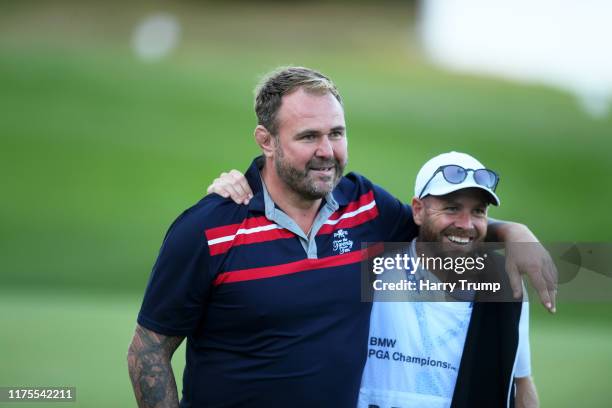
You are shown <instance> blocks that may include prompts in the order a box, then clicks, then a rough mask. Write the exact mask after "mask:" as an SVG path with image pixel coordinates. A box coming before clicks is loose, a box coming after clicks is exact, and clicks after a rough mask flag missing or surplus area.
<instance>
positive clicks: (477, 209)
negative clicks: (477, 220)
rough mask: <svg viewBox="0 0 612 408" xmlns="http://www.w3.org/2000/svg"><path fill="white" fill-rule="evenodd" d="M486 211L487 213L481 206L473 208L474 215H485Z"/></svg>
mask: <svg viewBox="0 0 612 408" xmlns="http://www.w3.org/2000/svg"><path fill="white" fill-rule="evenodd" d="M486 213H487V212H486V210H484V209H483V208H476V209H475V210H474V214H476V215H485V214H486Z"/></svg>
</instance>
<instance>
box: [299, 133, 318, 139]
mask: <svg viewBox="0 0 612 408" xmlns="http://www.w3.org/2000/svg"><path fill="white" fill-rule="evenodd" d="M316 137H317V136H316V135H313V134H307V135H304V136H302V140H314V139H315V138H316Z"/></svg>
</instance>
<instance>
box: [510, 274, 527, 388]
mask: <svg viewBox="0 0 612 408" xmlns="http://www.w3.org/2000/svg"><path fill="white" fill-rule="evenodd" d="M523 293H527V291H526V290H525V286H524V285H523ZM516 353H517V356H516V363H515V366H514V376H515V377H519V378H520V377H528V376H530V375H531V349H530V347H529V302H528V301H527V300H523V302H522V310H521V318H520V319H519V343H518V349H517V352H516Z"/></svg>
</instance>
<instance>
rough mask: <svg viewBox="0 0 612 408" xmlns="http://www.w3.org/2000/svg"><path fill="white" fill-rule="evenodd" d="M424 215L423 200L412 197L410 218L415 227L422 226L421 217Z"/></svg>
mask: <svg viewBox="0 0 612 408" xmlns="http://www.w3.org/2000/svg"><path fill="white" fill-rule="evenodd" d="M424 213H425V205H424V204H423V200H421V199H419V198H417V197H413V198H412V218H413V219H414V223H415V224H416V225H423V217H424V215H425V214H424Z"/></svg>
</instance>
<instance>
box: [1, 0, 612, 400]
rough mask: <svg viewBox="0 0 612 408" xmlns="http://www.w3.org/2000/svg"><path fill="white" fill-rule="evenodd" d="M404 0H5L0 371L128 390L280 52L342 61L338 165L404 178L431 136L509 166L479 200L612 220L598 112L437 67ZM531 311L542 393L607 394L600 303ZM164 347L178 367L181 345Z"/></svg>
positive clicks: (538, 218) (538, 214) (609, 312)
mask: <svg viewBox="0 0 612 408" xmlns="http://www.w3.org/2000/svg"><path fill="white" fill-rule="evenodd" d="M157 12H166V13H171V14H172V15H173V16H174V17H175V18H176V19H177V21H179V22H180V24H181V36H180V42H179V43H178V45H177V47H176V48H175V49H174V50H173V51H172V52H171V53H170V54H169V55H168V56H167V57H166V58H163V59H161V60H159V61H153V62H147V61H143V60H142V59H140V58H138V57H137V56H136V54H135V53H134V51H133V49H132V42H131V41H132V35H133V32H134V30H135V27H136V26H137V24H139V23H140V22H141V21H142V20H143V19H144V18H145V17H147V16H148V15H150V14H151V13H157ZM414 17H415V8H414V4H413V3H402V2H388V3H385V4H378V3H370V2H366V1H363V2H358V3H352V2H335V3H329V2H321V3H314V4H309V5H301V6H300V5H287V4H284V3H281V2H271V3H255V2H243V3H230V4H227V3H223V2H210V3H206V2H197V1H182V2H162V1H148V2H144V1H142V2H138V1H136V2H129V4H128V3H123V2H89V3H87V2H65V1H64V2H61V1H55V2H48V3H47V2H45V3H41V2H33V1H25V2H24V1H3V2H2V4H1V5H0V112H1V113H0V177H1V186H2V193H1V194H2V200H0V217H2V219H1V226H2V227H1V228H2V233H1V234H0V268H1V269H0V271H1V273H0V386H51V385H57V386H60V385H70V386H76V387H77V395H78V397H77V399H78V402H77V403H76V404H65V405H62V404H55V405H54V406H57V407H60V406H79V407H110V406H132V405H134V399H133V396H132V391H131V386H130V383H129V379H128V376H127V366H126V363H125V355H126V350H127V346H128V344H129V342H130V340H131V336H132V333H133V328H134V325H135V318H136V314H137V311H138V308H139V302H140V300H141V297H142V293H143V291H144V287H145V284H146V281H147V278H148V275H149V272H150V270H151V266H152V264H153V262H154V260H155V257H156V254H157V251H158V249H159V245H160V244H161V240H162V238H163V235H164V233H165V231H166V228H167V227H168V225H169V224H170V223H171V222H172V220H173V219H174V217H175V216H177V215H178V214H179V213H180V212H181V211H182V210H183V209H185V208H186V207H188V206H190V205H192V204H193V203H194V202H196V201H197V200H198V199H199V198H200V197H202V196H203V194H204V191H205V189H206V186H207V185H208V183H209V181H210V180H212V179H213V178H214V177H216V175H217V174H218V173H219V172H220V171H221V170H227V169H230V168H238V169H241V170H244V169H246V167H247V166H248V164H249V163H250V160H251V159H252V158H253V157H254V156H256V155H257V154H258V149H257V146H256V145H255V142H254V141H253V138H252V129H253V127H254V124H255V117H254V114H253V112H252V89H253V87H254V85H255V84H256V82H257V81H258V79H259V77H260V76H261V75H262V74H263V73H265V72H267V71H268V70H270V69H272V68H274V67H276V66H278V65H288V64H298V65H305V66H309V67H313V68H317V69H320V70H322V71H323V72H325V73H327V74H329V75H330V76H331V77H332V78H333V79H334V80H335V82H336V83H337V85H338V86H339V88H340V90H341V92H342V94H343V97H344V99H345V108H346V117H347V123H348V127H349V145H350V164H349V168H350V170H355V171H359V172H361V173H363V174H366V175H367V176H368V177H369V178H370V179H371V180H373V181H375V182H377V183H378V184H381V185H382V186H384V187H386V188H387V189H388V190H390V191H391V192H393V193H394V194H396V195H397V196H398V197H400V198H401V199H403V200H405V201H408V200H409V199H410V198H411V197H412V186H413V182H414V176H415V175H416V172H417V170H418V169H419V167H420V165H421V164H422V163H423V162H424V161H425V160H427V159H428V158H429V157H431V156H432V155H434V154H437V153H440V152H443V151H448V150H451V149H453V150H459V151H466V152H469V153H471V154H473V155H475V156H477V157H479V158H481V159H482V161H483V162H484V163H485V164H486V165H487V166H488V167H491V168H493V169H496V170H498V171H499V173H500V174H501V180H502V181H501V185H500V189H499V195H500V197H501V199H502V201H503V206H502V207H500V208H499V209H497V208H495V209H493V211H492V212H491V215H492V216H494V217H496V218H502V219H510V220H515V221H519V222H523V223H526V224H527V225H529V226H530V227H531V229H532V230H533V231H534V232H535V233H536V234H537V235H538V236H539V238H540V239H541V240H545V241H610V239H611V236H612V232H611V231H612V217H610V215H609V214H610V209H609V208H610V202H612V189H611V188H610V184H611V183H610V181H609V179H608V178H609V177H610V176H611V175H612V160H610V159H611V149H612V140H611V138H610V135H612V117H611V116H610V115H608V116H607V117H605V118H602V119H599V120H594V119H592V118H590V117H589V116H587V115H585V114H584V113H583V112H582V111H581V110H580V109H579V108H578V105H577V104H576V102H575V100H574V98H573V97H572V96H571V95H568V94H566V93H562V92H560V91H556V90H551V89H549V88H545V87H539V86H519V85H517V84H514V83H510V82H504V81H499V80H493V79H486V78H479V77H476V76H468V75H458V74H453V73H448V72H445V71H442V70H439V69H437V68H435V67H433V66H432V65H430V64H428V63H427V61H426V60H425V58H424V56H423V54H422V52H421V51H420V50H419V47H418V41H417V40H418V38H417V35H416V33H415V18H414ZM531 317H532V330H531V344H532V359H533V374H534V378H535V381H536V384H537V386H538V390H539V393H540V399H541V402H542V406H543V407H573V406H576V405H578V404H580V405H581V406H583V407H605V406H609V401H610V400H611V398H612V391H611V390H610V386H609V372H610V369H612V325H611V323H612V307H611V306H610V304H609V303H599V304H594V303H588V302H584V303H579V304H563V303H561V304H559V305H558V314H557V315H555V316H550V315H548V314H546V313H545V312H544V311H543V309H542V307H541V306H539V305H538V304H537V303H536V302H534V303H532V307H531ZM174 360H175V361H174V364H175V371H176V373H177V375H178V376H179V377H180V373H181V370H182V369H181V367H182V366H183V361H182V360H183V347H181V349H180V350H179V351H178V354H177V356H176V357H175V359H174ZM179 383H180V380H179ZM7 405H11V404H7ZM26 405H27V404H23V403H22V404H19V405H14V406H20V407H24V406H26ZM34 406H38V405H37V404H34Z"/></svg>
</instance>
